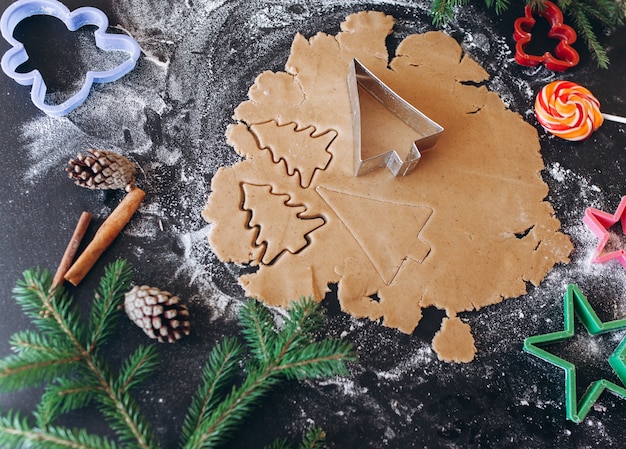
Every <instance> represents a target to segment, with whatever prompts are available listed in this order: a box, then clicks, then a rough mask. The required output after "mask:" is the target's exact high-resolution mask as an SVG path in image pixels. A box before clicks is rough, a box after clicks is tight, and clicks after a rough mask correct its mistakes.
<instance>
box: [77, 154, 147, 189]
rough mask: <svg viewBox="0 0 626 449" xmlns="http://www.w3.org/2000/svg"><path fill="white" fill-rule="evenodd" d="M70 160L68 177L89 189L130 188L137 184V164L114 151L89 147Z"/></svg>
mask: <svg viewBox="0 0 626 449" xmlns="http://www.w3.org/2000/svg"><path fill="white" fill-rule="evenodd" d="M87 153H88V154H87V155H85V154H78V155H77V156H76V158H75V159H72V160H70V162H69V167H67V168H66V169H65V170H66V171H67V176H68V178H71V179H73V180H74V182H75V183H76V184H77V185H79V186H81V187H86V188H88V189H124V188H125V189H129V188H131V187H132V186H133V185H134V184H135V164H133V163H132V162H131V161H130V160H128V159H127V158H126V157H124V156H122V155H121V154H118V153H115V152H113V151H106V150H93V149H88V150H87Z"/></svg>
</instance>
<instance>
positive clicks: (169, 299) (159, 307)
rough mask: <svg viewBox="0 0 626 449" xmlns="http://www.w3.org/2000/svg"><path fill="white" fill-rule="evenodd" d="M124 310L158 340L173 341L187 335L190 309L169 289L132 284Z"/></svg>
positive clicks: (126, 296)
mask: <svg viewBox="0 0 626 449" xmlns="http://www.w3.org/2000/svg"><path fill="white" fill-rule="evenodd" d="M124 310H126V314H127V315H128V317H129V318H130V319H131V320H132V321H133V322H134V323H135V324H136V325H137V326H139V327H140V328H142V329H143V331H144V332H145V333H146V335H148V336H149V337H150V338H156V339H157V340H159V342H161V343H164V342H165V341H168V342H170V343H174V342H176V341H177V340H180V339H181V338H182V337H183V335H189V310H188V309H187V306H186V305H184V304H181V303H180V298H178V296H174V295H172V294H171V293H170V292H166V291H163V290H159V289H158V288H155V287H149V286H147V285H141V286H135V287H133V288H132V289H131V290H130V291H129V292H128V293H126V294H125V295H124Z"/></svg>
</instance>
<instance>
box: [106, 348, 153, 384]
mask: <svg viewBox="0 0 626 449" xmlns="http://www.w3.org/2000/svg"><path fill="white" fill-rule="evenodd" d="M158 366H159V355H158V353H157V351H156V348H155V347H154V346H139V347H138V348H137V349H136V350H135V352H134V353H133V354H132V355H130V356H129V357H128V358H127V359H126V360H125V361H124V363H123V364H122V367H121V368H120V372H119V375H118V378H117V380H116V381H115V388H117V389H119V390H120V391H121V392H126V391H129V390H131V389H132V388H133V387H135V386H136V385H137V384H139V383H141V382H142V381H143V380H145V379H146V378H148V377H149V376H150V375H151V374H152V373H154V371H155V370H156V369H157V367H158Z"/></svg>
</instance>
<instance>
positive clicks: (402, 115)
mask: <svg viewBox="0 0 626 449" xmlns="http://www.w3.org/2000/svg"><path fill="white" fill-rule="evenodd" d="M359 89H363V90H364V91H366V92H367V93H368V94H369V95H371V96H372V97H373V98H374V100H375V101H377V102H379V103H380V104H381V105H383V106H384V107H385V108H386V109H387V110H389V111H390V112H391V113H392V114H394V115H395V116H396V117H397V118H398V119H400V120H401V121H403V122H404V123H405V124H406V125H408V126H409V127H410V128H411V129H413V130H414V131H415V132H416V134H417V135H419V136H421V137H420V138H418V139H417V140H415V141H414V142H413V143H412V145H411V148H410V150H409V152H408V154H407V156H406V157H405V158H404V159H402V158H401V157H400V155H399V154H398V152H397V151H395V150H393V149H392V150H390V151H387V152H384V153H381V154H377V155H376V156H373V157H369V158H366V159H363V158H362V151H361V150H362V147H361V145H362V125H361V113H362V110H361V102H360V100H359V95H360V94H359ZM348 91H349V93H350V102H351V108H352V129H353V133H354V175H355V176H362V175H365V174H367V173H370V172H371V171H373V170H376V169H378V168H380V167H387V168H389V170H390V171H391V173H393V175H394V176H404V175H408V174H409V173H411V172H413V170H415V166H416V165H417V163H418V162H419V160H420V158H421V152H424V151H426V150H429V149H430V148H432V147H433V146H434V145H435V143H436V142H437V140H438V139H439V136H440V135H441V133H442V132H443V128H442V127H441V126H439V125H438V124H437V123H435V122H434V121H432V120H431V119H430V118H428V117H427V116H426V115H424V114H422V113H421V112H420V111H419V110H418V109H416V108H415V107H413V106H412V105H411V104H409V103H408V102H407V101H405V100H404V99H403V98H401V97H400V96H399V95H398V94H396V93H395V92H394V91H393V90H392V89H390V88H389V87H388V86H387V85H386V84H385V83H383V82H382V81H381V80H380V79H379V78H377V77H376V76H375V75H374V74H373V73H372V72H370V71H369V70H368V69H367V68H365V66H363V64H361V63H360V62H359V61H358V60H356V59H354V60H353V62H352V64H351V65H350V71H349V73H348Z"/></svg>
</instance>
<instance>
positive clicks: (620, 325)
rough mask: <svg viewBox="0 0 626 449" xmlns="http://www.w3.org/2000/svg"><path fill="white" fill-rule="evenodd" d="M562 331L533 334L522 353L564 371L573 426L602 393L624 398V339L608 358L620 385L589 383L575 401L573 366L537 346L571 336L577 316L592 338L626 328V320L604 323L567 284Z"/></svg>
mask: <svg viewBox="0 0 626 449" xmlns="http://www.w3.org/2000/svg"><path fill="white" fill-rule="evenodd" d="M563 299H564V303H565V304H564V307H563V318H564V324H565V326H564V330H562V331H559V332H552V333H549V334H542V335H535V336H533V337H528V338H526V339H525V340H524V351H526V352H529V353H530V354H532V355H534V356H536V357H539V358H540V359H543V360H545V361H546V362H549V363H551V364H553V365H555V366H558V367H559V368H562V369H563V370H564V371H565V414H566V417H567V419H569V420H571V421H574V422H575V423H580V422H582V421H583V420H584V419H585V417H586V416H587V413H589V410H590V409H591V407H593V405H594V403H595V402H596V400H597V399H598V398H599V397H600V395H601V394H602V392H604V390H608V391H610V392H611V393H613V394H615V395H617V396H619V397H622V398H626V388H625V387H624V385H626V364H625V363H624V359H625V358H626V338H624V339H622V341H621V343H620V344H619V345H618V346H617V348H616V349H615V350H614V351H613V353H612V354H611V356H610V357H609V360H608V362H609V364H610V365H611V367H612V368H613V371H614V372H615V374H617V377H618V378H619V380H620V382H621V383H622V385H617V384H615V383H614V382H611V381H609V380H607V379H599V380H596V381H594V382H592V383H591V384H590V385H589V387H588V388H587V390H586V391H585V393H584V394H583V396H582V398H581V399H580V400H579V401H578V400H577V397H576V366H575V365H574V364H573V363H571V362H568V361H567V360H564V359H562V358H561V357H558V356H556V355H554V354H552V353H550V352H548V351H547V350H545V349H542V348H540V347H539V345H543V346H545V345H547V344H551V343H558V342H560V341H563V340H566V339H568V338H571V337H573V336H574V315H576V316H577V317H578V319H579V320H580V322H581V323H582V324H583V326H585V329H586V330H587V332H589V334H591V335H598V334H602V333H607V332H614V331H618V330H622V329H626V319H621V320H613V321H607V322H606V323H603V322H602V321H600V319H599V318H598V315H597V314H596V312H595V311H594V310H593V308H592V307H591V305H590V304H589V301H588V300H587V298H586V297H585V295H583V293H582V292H581V291H580V289H579V288H578V286H576V285H575V284H569V285H568V286H567V288H566V290H565V294H564V297H563Z"/></svg>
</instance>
